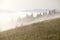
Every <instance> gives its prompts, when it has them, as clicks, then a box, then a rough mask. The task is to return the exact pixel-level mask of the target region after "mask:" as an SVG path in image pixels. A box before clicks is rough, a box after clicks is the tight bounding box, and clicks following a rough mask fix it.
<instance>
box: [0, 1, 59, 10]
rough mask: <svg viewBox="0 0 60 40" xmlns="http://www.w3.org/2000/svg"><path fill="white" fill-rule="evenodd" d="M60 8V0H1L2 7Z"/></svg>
mask: <svg viewBox="0 0 60 40" xmlns="http://www.w3.org/2000/svg"><path fill="white" fill-rule="evenodd" d="M39 8H42V9H43V8H58V9H59V8H60V0H0V9H4V10H20V9H39Z"/></svg>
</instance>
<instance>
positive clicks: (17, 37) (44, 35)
mask: <svg viewBox="0 0 60 40" xmlns="http://www.w3.org/2000/svg"><path fill="white" fill-rule="evenodd" d="M0 40H60V18H56V19H53V20H46V21H43V22H39V23H34V24H31V25H27V26H22V27H19V28H16V29H11V30H8V31H4V32H1V33H0Z"/></svg>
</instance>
